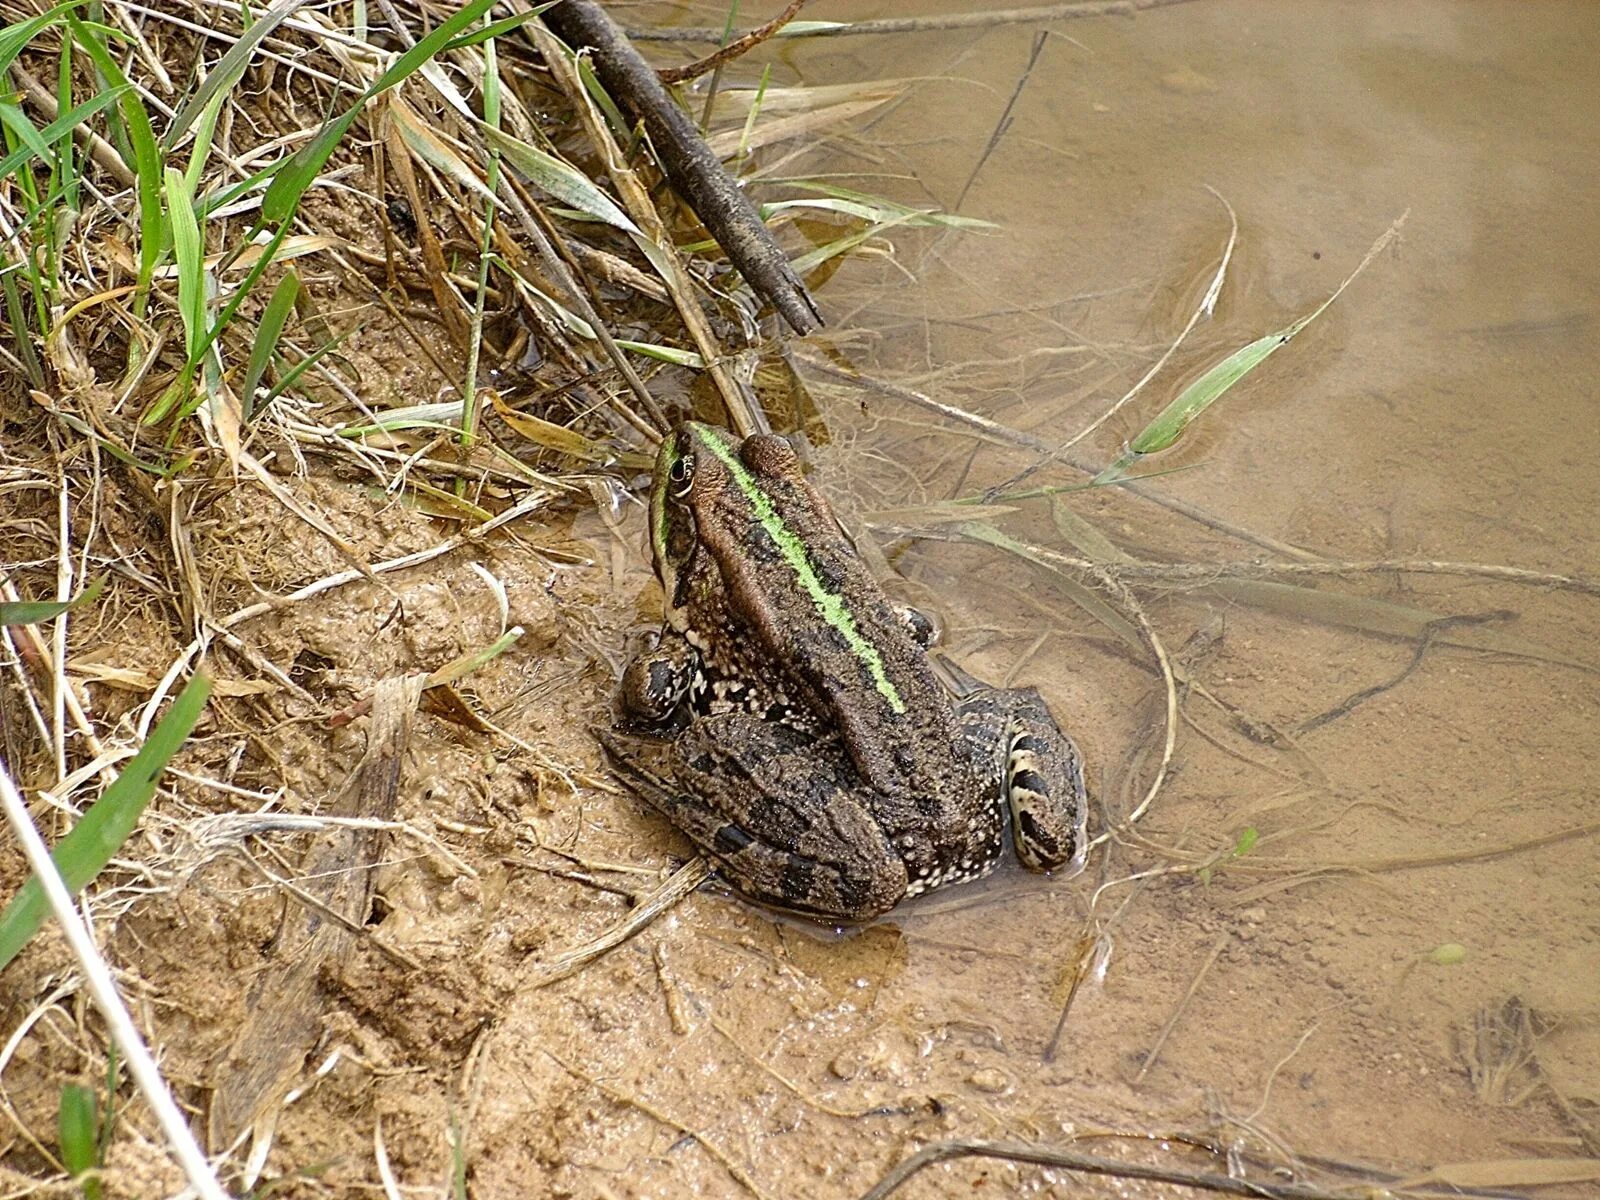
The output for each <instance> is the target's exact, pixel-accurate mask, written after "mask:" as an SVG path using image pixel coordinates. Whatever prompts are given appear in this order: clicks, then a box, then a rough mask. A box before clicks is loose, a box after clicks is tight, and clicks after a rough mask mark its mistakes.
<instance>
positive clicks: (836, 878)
mask: <svg viewBox="0 0 1600 1200" xmlns="http://www.w3.org/2000/svg"><path fill="white" fill-rule="evenodd" d="M601 741H602V743H603V744H604V745H605V747H606V750H607V751H608V752H609V753H610V755H611V757H612V759H613V761H614V762H615V763H616V765H617V766H618V767H619V768H621V770H622V771H623V773H624V774H625V775H626V776H627V778H628V780H629V782H630V783H631V784H632V785H633V787H634V789H635V790H636V791H637V792H638V793H639V794H640V795H641V796H642V797H643V798H644V799H645V800H646V801H647V802H648V803H649V804H651V805H652V806H653V807H654V808H656V809H658V810H659V811H660V812H661V813H662V814H663V815H665V816H666V817H667V818H668V819H669V820H670V821H671V822H672V823H673V824H674V825H676V826H677V827H678V828H679V829H680V830H682V831H683V832H684V833H685V834H686V835H688V837H689V838H690V840H691V841H693V842H694V843H695V845H696V846H698V847H699V848H700V849H701V850H702V851H703V852H704V853H706V854H708V855H710V856H711V857H712V858H714V859H715V860H716V861H717V863H718V865H719V866H720V868H721V871H722V874H723V875H724V876H725V877H726V878H727V879H728V881H729V882H730V883H732V884H733V886H734V887H736V888H737V889H738V890H739V891H741V892H743V893H745V894H746V895H747V896H749V897H751V898H752V899H754V900H759V901H761V902H763V903H766V904H772V905H775V906H778V907H781V908H786V909H792V910H795V911H799V912H805V913H810V914H813V915H816V916H820V917H826V918H830V919H839V920H849V921H861V920H866V919H868V918H870V917H875V916H878V915H879V914H881V913H885V912H887V911H889V909H891V908H893V907H894V906H895V905H896V904H897V903H899V902H900V900H901V899H902V898H903V897H904V896H905V894H906V887H907V882H908V881H907V877H906V868H905V864H904V863H903V862H901V860H900V858H899V856H898V855H896V854H895V852H894V850H893V848H892V847H891V846H890V845H889V842H888V840H887V839H886V838H885V836H884V833H883V830H882V829H881V828H879V826H878V823H877V822H876V821H875V820H874V819H873V816H872V812H871V808H870V804H869V800H870V794H866V793H862V792H860V791H859V790H852V789H853V788H854V789H859V788H860V783H859V781H858V780H856V779H855V776H854V772H853V771H852V770H851V769H850V766H849V760H848V758H847V757H846V756H845V754H844V751H843V749H842V748H841V747H832V748H831V749H830V748H823V749H819V748H818V747H817V746H816V745H814V744H813V742H812V740H811V739H810V738H808V737H806V736H804V735H802V734H800V733H798V732H797V731H795V730H793V729H789V728H787V727H785V726H781V725H778V724H775V723H772V722H766V721H761V720H759V719H757V718H755V717H752V716H750V715H748V714H744V713H727V714H722V715H719V716H714V717H705V718H701V719H699V720H697V721H696V722H695V723H694V724H693V725H692V726H691V727H690V728H689V729H687V730H685V731H684V732H683V733H682V734H681V735H680V736H679V738H678V739H677V741H676V742H675V743H673V744H672V745H670V746H663V747H661V751H660V754H659V755H658V756H657V758H658V761H659V760H660V758H662V757H664V758H665V759H666V760H667V761H666V762H665V763H664V764H662V766H663V769H662V770H660V771H652V770H651V769H650V768H649V766H647V765H646V764H645V762H644V761H643V758H642V756H641V755H639V754H638V753H637V741H636V739H623V738H618V737H615V736H612V735H602V736H601ZM630 742H631V743H635V744H634V745H630Z"/></svg>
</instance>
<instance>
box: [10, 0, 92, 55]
mask: <svg viewBox="0 0 1600 1200" xmlns="http://www.w3.org/2000/svg"><path fill="white" fill-rule="evenodd" d="M82 3H83V0H68V2H67V3H66V4H58V5H56V6H55V7H54V8H51V9H47V10H45V11H44V12H42V13H40V14H39V15H38V16H36V17H29V18H28V19H27V20H26V21H22V22H19V23H18V24H16V25H11V26H8V27H6V28H5V29H0V72H4V71H6V70H9V69H10V67H11V64H12V63H13V62H15V61H16V58H17V55H19V54H21V53H22V51H23V48H24V47H25V46H27V44H28V43H29V42H31V41H32V40H33V39H34V38H35V37H36V36H38V34H39V32H40V31H41V30H43V29H45V28H47V27H48V26H51V25H56V24H59V23H60V21H61V20H62V18H63V17H65V16H66V14H67V13H68V12H69V11H71V10H72V9H74V8H77V7H78V6H79V5H81V4H82Z"/></svg>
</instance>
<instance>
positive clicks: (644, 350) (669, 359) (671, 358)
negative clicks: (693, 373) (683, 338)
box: [616, 338, 706, 370]
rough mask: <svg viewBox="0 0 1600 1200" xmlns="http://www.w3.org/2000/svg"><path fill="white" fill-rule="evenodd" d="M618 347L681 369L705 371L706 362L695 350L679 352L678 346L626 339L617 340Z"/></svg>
mask: <svg viewBox="0 0 1600 1200" xmlns="http://www.w3.org/2000/svg"><path fill="white" fill-rule="evenodd" d="M616 342H617V345H619V346H621V347H622V348H623V349H624V350H632V351H633V352H634V353H635V354H642V355H644V356H645V357H646V358H654V359H659V360H660V361H661V362H665V363H672V364H673V365H674V366H679V367H694V368H695V369H697V370H698V369H703V368H704V367H705V365H706V360H705V359H703V358H701V357H700V356H699V355H698V354H696V353H695V352H694V351H693V350H679V349H678V348H677V347H676V346H658V345H656V344H655V343H654V342H630V341H628V340H627V339H626V338H617V339H616Z"/></svg>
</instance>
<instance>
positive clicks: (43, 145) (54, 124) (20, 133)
mask: <svg viewBox="0 0 1600 1200" xmlns="http://www.w3.org/2000/svg"><path fill="white" fill-rule="evenodd" d="M127 90H128V89H127V87H126V86H123V87H116V88H112V89H111V90H109V91H105V92H101V93H100V94H99V95H98V96H96V97H94V98H93V99H92V100H85V101H84V102H83V103H82V104H80V105H78V106H77V107H76V108H74V109H73V110H72V111H71V112H66V113H62V114H61V115H60V116H59V117H57V118H56V119H55V120H54V121H51V122H50V124H48V125H46V126H45V127H44V128H43V129H35V128H34V127H33V123H32V122H31V121H29V120H28V119H27V118H26V117H24V116H22V114H21V113H14V110H12V111H7V112H5V113H4V114H0V121H4V122H5V126H6V128H7V129H10V130H12V131H13V132H15V133H16V135H17V140H18V141H20V142H22V143H23V144H22V146H21V147H19V148H18V149H16V150H13V151H12V152H11V153H10V154H8V155H6V156H5V157H4V158H0V179H5V178H7V177H9V176H11V175H12V174H14V173H15V172H16V170H17V168H19V167H21V166H22V165H23V164H24V163H27V162H29V161H30V160H32V159H34V158H43V159H48V158H49V156H50V144H51V143H52V142H56V141H59V140H60V139H61V138H63V137H66V136H67V135H68V134H70V133H71V132H72V131H73V130H74V129H76V128H77V127H78V126H79V125H82V124H83V123H84V122H86V121H87V120H88V119H89V118H90V117H92V116H94V115H95V114H96V113H98V112H99V111H100V110H101V109H103V108H108V107H110V106H111V105H112V104H115V103H116V102H117V101H118V100H119V99H120V98H121V97H122V94H123V93H124V92H126V91H127ZM13 114H14V115H13Z"/></svg>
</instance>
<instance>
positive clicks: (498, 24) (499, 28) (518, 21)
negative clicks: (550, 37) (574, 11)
mask: <svg viewBox="0 0 1600 1200" xmlns="http://www.w3.org/2000/svg"><path fill="white" fill-rule="evenodd" d="M560 2H561V0H545V2H544V3H543V4H535V5H534V6H533V7H532V8H530V9H529V10H528V11H527V12H520V13H518V14H517V15H516V16H514V17H501V18H500V20H498V21H492V22H490V23H489V24H487V25H485V26H484V27H483V28H482V29H475V30H473V31H472V32H471V33H468V34H465V35H463V36H461V37H458V38H456V39H455V40H454V41H451V42H450V43H448V44H447V45H446V46H445V49H446V50H464V49H466V48H467V47H468V46H476V45H478V44H479V43H480V42H486V41H488V40H489V39H490V38H497V37H502V36H504V35H505V34H508V33H511V32H512V31H514V30H517V29H521V28H522V27H523V26H524V25H526V24H527V23H528V22H529V21H531V20H533V19H534V18H535V17H537V16H538V15H539V14H540V13H542V12H544V11H545V9H547V8H554V7H555V6H556V5H557V4H559V3H560Z"/></svg>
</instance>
